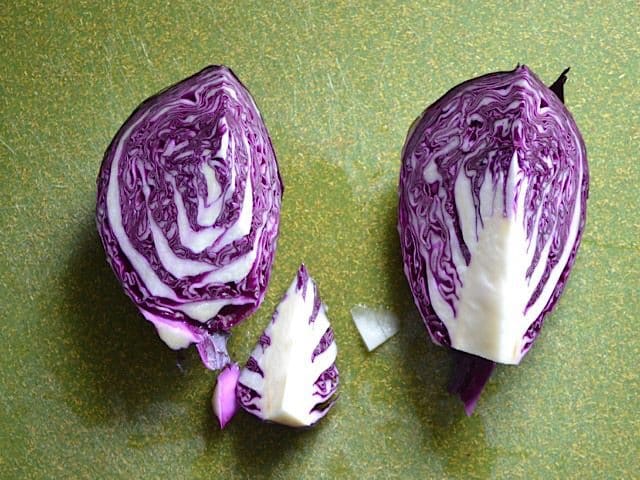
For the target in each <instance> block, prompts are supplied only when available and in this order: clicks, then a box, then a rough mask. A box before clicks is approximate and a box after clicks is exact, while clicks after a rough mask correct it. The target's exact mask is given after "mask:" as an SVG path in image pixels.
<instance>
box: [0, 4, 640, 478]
mask: <svg viewBox="0 0 640 480" xmlns="http://www.w3.org/2000/svg"><path fill="white" fill-rule="evenodd" d="M598 5H599V6H598ZM639 32H640V21H639V10H638V4H637V2H635V1H627V2H622V1H618V2H585V3H582V2H580V3H578V2H567V1H564V2H563V1H559V2H545V4H542V3H538V2H496V3H495V4H488V3H480V2H458V1H457V2H450V3H444V2H442V3H433V2H369V1H362V2H355V1H353V2H301V1H295V2H276V3H272V2H244V1H243V2H231V1H224V2H213V1H188V2H186V1H185V2H159V1H153V2H152V1H144V2H143V1H140V2H133V1H130V2H113V1H105V2H87V1H76V2H42V1H40V2H35V1H29V2H27V1H25V2H6V3H5V4H4V5H3V7H2V14H1V15H0V112H1V115H2V117H1V118H2V121H1V122H0V314H1V322H0V341H1V343H0V345H1V346H2V353H1V355H0V478H2V479H5V478H7V479H14V478H15V479H52V478H73V479H80V478H87V479H95V478H125V479H143V478H224V479H235V478H278V479H302V478H309V479H314V480H315V479H321V478H327V479H333V478H347V479H356V478H365V479H375V478H438V479H440V478H479V479H484V478H504V479H513V478H527V479H530V478H625V479H627V478H632V477H634V476H637V475H638V472H640V460H639V458H640V439H639V430H640V428H639V427H640V425H639V422H638V413H639V400H638V398H639V395H640V387H639V384H640V382H639V374H638V371H639V369H638V360H639V359H640V358H639V357H640V356H639V347H640V322H639V320H640V316H639V315H640V314H639V311H640V303H639V301H638V288H639V285H640V282H639V279H640V278H639V277H640V275H639V271H640V262H639V260H638V259H639V253H640V241H639V240H638V236H639V233H640V228H639V221H638V211H639V210H640V200H639V199H640V194H639V193H638V187H637V185H638V180H639V179H640V175H639V165H640V162H639V160H638V153H637V151H638V150H637V149H638V142H639V140H640V130H639V114H638V112H639V110H640V109H639V108H638V107H639V106H640V105H639V102H638V98H639V97H638V91H640V88H639V87H640V85H639V81H638V78H639V77H640V62H639V58H640V48H639V44H640V34H639ZM517 63H525V64H527V65H529V66H530V67H531V68H532V69H533V70H534V71H535V72H536V73H537V74H538V75H539V76H540V77H541V78H542V79H543V80H544V81H546V82H547V83H550V82H552V81H553V80H554V79H555V78H556V77H557V75H558V74H559V73H560V72H561V71H562V70H563V69H564V68H565V67H566V66H571V73H570V78H569V82H568V83H567V85H566V102H567V106H568V107H569V109H570V110H571V111H572V113H573V115H574V117H575V119H576V121H577V123H578V125H579V127H580V128H581V130H582V133H583V135H584V138H585V141H586V144H587V149H588V153H589V161H590V166H591V176H592V182H591V195H590V199H589V207H588V220H587V229H586V232H585V235H584V239H583V244H582V248H581V250H580V252H579V254H578V258H577V261H576V266H575V268H574V270H573V273H572V276H571V278H570V281H569V283H568V285H567V288H566V290H565V292H564V295H563V297H562V299H561V300H560V302H559V305H558V308H557V309H556V310H555V311H554V313H553V314H552V315H551V316H550V317H549V318H548V319H547V322H546V324H545V327H544V329H543V332H542V334H541V336H540V337H539V339H538V342H537V343H536V345H535V347H534V348H533V350H532V351H531V353H530V354H529V355H527V357H526V358H525V359H524V361H523V362H522V364H521V365H520V366H518V367H507V366H501V367H500V368H498V370H497V373H496V374H495V375H494V376H493V377H492V379H491V380H490V382H489V385H488V387H487V388H486V390H485V392H484V394H483V395H482V398H481V400H480V402H479V404H478V407H477V409H476V412H475V413H474V415H473V416H471V417H470V418H467V417H466V416H465V415H464V412H463V409H462V407H461V404H460V403H459V401H458V400H457V399H455V398H453V397H451V396H450V395H449V394H448V393H447V392H446V384H447V378H448V375H449V369H450V357H449V354H448V353H447V351H445V350H444V349H442V348H439V347H436V346H435V345H433V344H431V342H430V341H429V340H428V337H427V334H426V332H425V331H424V329H423V327H422V325H421V322H420V320H419V317H418V315H417V313H416V311H415V307H414V306H413V302H412V298H411V295H410V292H409V289H408V287H407V284H406V281H405V279H404V276H403V274H402V266H401V261H400V255H399V244H398V238H397V233H396V227H395V222H396V220H395V217H396V186H397V179H398V172H399V157H400V150H401V147H402V144H403V141H404V138H405V134H406V132H407V129H408V127H409V125H410V124H411V122H412V121H413V119H414V118H415V117H416V116H417V115H418V114H419V113H420V112H421V111H422V110H423V109H424V108H425V107H426V106H427V105H428V104H429V103H431V102H432V101H434V100H435V99H437V98H438V97H440V96H441V95H442V94H443V93H444V92H445V91H446V90H448V89H449V88H450V87H452V86H453V85H455V84H457V83H459V82H460V81H462V80H465V79H468V78H470V77H473V76H477V75H479V74H483V73H487V72H490V71H495V70H506V69H511V68H513V67H514V66H515V65H516V64H517ZM208 64H226V65H228V66H229V67H231V68H232V69H233V70H234V71H235V72H236V73H237V74H238V76H239V77H240V78H241V79H242V81H243V82H244V83H245V84H246V85H247V86H248V88H249V89H250V90H251V92H252V93H253V95H254V97H255V98H256V100H257V102H258V104H259V105H260V108H261V111H262V113H263V115H264V118H265V121H266V124H267V126H268V128H269V131H270V133H271V136H272V138H273V143H274V146H275V149H276V151H277V154H278V159H279V162H280V167H281V173H282V178H283V180H284V183H285V184H286V191H285V197H284V203H283V209H282V220H281V235H280V241H279V247H278V252H277V258H276V262H275V267H274V271H273V281H272V283H271V285H270V288H269V292H268V295H267V299H266V301H265V303H264V305H263V307H262V308H261V309H260V310H259V311H258V313H257V314H255V315H254V316H253V317H252V318H250V319H249V320H247V321H246V322H245V323H243V324H242V325H240V326H239V327H238V328H237V329H235V330H234V335H233V337H232V339H231V342H230V351H231V353H232V355H233V356H234V357H235V358H237V359H238V360H240V361H242V359H244V358H246V357H247V355H248V353H249V351H250V349H251V347H252V346H253V343H254V341H255V339H256V338H257V336H258V334H259V332H260V331H261V330H262V329H263V327H264V326H265V324H266V322H267V321H268V319H269V318H270V316H271V312H272V311H273V308H274V307H275V304H276V303H277V301H278V299H279V298H280V296H281V294H282V293H283V291H284V290H285V288H286V287H287V285H288V284H289V282H290V281H291V279H292V278H293V275H294V273H295V271H296V268H297V266H298V265H299V263H300V262H302V261H304V262H305V263H306V265H307V267H308V268H309V271H310V272H311V274H312V275H313V276H314V278H315V279H316V280H317V282H318V284H319V288H320V292H321V294H322V297H323V299H324V301H325V302H326V303H327V305H328V306H329V315H330V318H331V320H332V323H333V326H334V329H335V333H336V339H337V342H338V346H339V357H338V365H339V368H340V372H341V390H340V392H341V393H340V399H339V401H338V404H337V405H336V407H335V408H334V410H332V412H331V413H330V414H329V415H328V416H327V417H326V418H325V419H324V420H323V421H322V422H321V423H320V424H319V425H318V426H317V427H316V428H315V429H311V430H306V431H294V430H290V429H286V428H283V427H278V426H274V425H266V424H261V423H260V422H258V421H257V420H256V419H254V418H253V417H250V416H248V415H246V414H242V415H238V416H237V417H236V418H235V419H234V420H233V422H232V423H231V424H230V425H229V427H228V428H227V429H226V430H225V431H223V432H221V431H220V430H219V429H218V427H217V425H216V421H215V419H214V418H213V415H212V413H211V411H210V407H209V402H210V396H211V392H212V388H213V385H214V382H215V374H214V373H212V372H209V371H207V370H205V369H204V368H203V367H202V366H201V364H200V363H199V361H198V358H197V355H196V354H195V353H194V352H193V351H189V353H188V354H187V358H186V361H185V369H184V371H183V372H182V371H180V370H179V369H178V368H177V367H176V357H175V353H174V352H172V351H171V350H169V349H168V348H166V347H165V346H164V345H163V344H162V342H161V341H160V340H159V339H158V337H157V335H156V334H155V332H154V329H153V327H152V326H151V325H150V324H148V323H147V322H145V321H144V320H143V319H142V318H141V317H140V315H138V313H137V312H136V310H135V308H134V306H133V305H132V304H131V302H130V301H129V300H128V299H127V298H126V297H125V295H124V294H123V293H122V291H121V289H120V287H119V285H118V284H117V282H116V280H115V278H114V276H113V274H112V273H111V271H110V270H109V268H108V267H107V265H106V263H105V259H104V253H103V251H102V247H101V246H100V244H99V240H98V237H97V234H96V232H95V225H94V207H95V178H96V174H97V171H98V167H99V165H100V162H101V158H102V155H103V152H104V150H105V148H106V147H107V145H108V143H109V141H110V140H111V138H112V136H113V135H114V134H115V132H116V130H117V129H118V127H119V126H120V125H121V123H122V122H123V121H124V120H125V119H126V118H127V116H128V115H129V114H130V113H131V111H132V110H133V109H134V108H135V107H136V106H137V105H138V104H139V103H140V102H141V101H142V100H143V99H145V98H146V97H148V96H150V95H152V94H153V93H155V92H156V91H158V90H160V89H162V88H163V87H165V86H167V85H169V84H172V83H174V82H176V81H178V80H180V79H182V78H184V77H186V76H188V75H190V74H192V73H194V72H196V71H198V70H200V69H201V68H203V67H204V66H206V65H208ZM360 303H362V304H366V305H368V306H370V307H375V308H379V307H384V308H389V309H390V310H392V311H393V312H395V313H396V314H397V315H398V316H399V317H400V318H401V320H402V328H401V331H400V333H399V334H398V335H397V336H395V337H394V338H392V339H391V340H389V341H388V342H387V343H385V344H384V345H383V346H382V347H380V348H379V349H378V350H376V351H374V352H372V353H368V352H367V351H366V349H365V347H364V345H363V343H362V341H361V339H360V338H359V336H358V333H357V331H356V330H355V327H354V325H353V323H352V320H351V318H350V314H349V311H350V309H351V308H352V307H353V306H354V305H356V304H360Z"/></svg>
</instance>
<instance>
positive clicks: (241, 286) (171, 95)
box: [96, 66, 283, 370]
mask: <svg viewBox="0 0 640 480" xmlns="http://www.w3.org/2000/svg"><path fill="white" fill-rule="evenodd" d="M282 189H283V187H282V182H281V180H280V175H279V173H278V164H277V161H276V156H275V153H274V150H273V146H272V145H271V140H270V138H269V133H268V132H267V129H266V127H265V125H264V123H263V121H262V118H261V116H260V112H259V111H258V108H257V107H256V104H255V103H254V101H253V99H252V97H251V95H250V94H249V92H248V91H247V89H246V88H245V87H244V86H243V85H242V83H240V81H239V80H238V78H237V77H236V76H235V75H234V74H233V72H231V70H229V69H228V68H226V67H222V66H211V67H207V68H205V69H204V70H202V71H201V72H199V73H197V74H195V75H193V76H192V77H189V78H187V79H185V80H183V81H181V82H179V83H177V84H175V85H173V86H171V87H169V88H167V89H166V90H163V91H162V92H160V93H159V94H157V95H155V96H153V97H151V98H149V99H147V100H145V101H144V102H143V103H142V104H141V105H140V106H139V107H138V108H137V109H136V110H135V111H134V112H133V113H132V115H131V116H130V117H129V119H128V120H127V121H126V122H125V123H124V125H123V126H122V127H121V128H120V130H119V131H118V133H117V134H116V136H115V138H114V139H113V140H112V142H111V145H109V148H108V149H107V151H106V153H105V156H104V160H103V162H102V166H101V168H100V173H99V175H98V199H97V209H96V218H97V226H98V232H99V234H100V238H101V240H102V244H103V246H104V249H105V252H106V254H107V260H108V262H109V265H110V266H111V268H112V269H113V271H114V273H115V275H116V277H117V278H118V280H119V281H120V283H121V284H122V286H123V288H124V291H125V293H126V294H127V295H128V296H129V297H130V298H131V300H133V302H134V303H135V305H136V306H137V307H138V309H139V310H140V312H141V313H142V315H144V317H145V318H146V319H147V320H149V321H150V322H152V323H153V324H154V325H155V327H156V329H157V331H158V334H159V335H160V338H162V340H164V342H165V343H166V344H167V345H168V346H169V347H171V348H173V349H179V348H185V347H187V346H188V345H190V344H191V343H196V344H197V346H198V350H199V352H200V356H201V358H202V361H203V362H204V364H205V366H207V367H208V368H210V369H214V370H215V369H218V368H221V367H222V366H224V365H225V364H226V363H228V361H229V358H228V355H227V351H226V339H227V336H228V333H229V331H230V329H231V327H233V326H234V325H236V324H237V323H239V322H241V321H242V320H244V319H245V318H247V317H248V316H249V315H250V314H251V313H253V312H254V311H255V310H256V309H257V308H258V306H259V305H260V303H261V302H262V300H263V298H264V295H265V291H266V288H267V284H268V282H269V277H270V273H271V265H272V263H273V258H274V254H275V249H276V240H277V236H278V224H279V218H280V203H281V197H282Z"/></svg>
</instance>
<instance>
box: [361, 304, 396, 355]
mask: <svg viewBox="0 0 640 480" xmlns="http://www.w3.org/2000/svg"><path fill="white" fill-rule="evenodd" d="M351 316H352V317H353V323H355V324H356V328H357V329H358V332H359V333H360V336H361V337H362V340H363V341H364V343H365V345H366V346H367V350H369V351H370V352H371V351H372V350H375V349H376V348H378V347H379V346H380V345H382V344H383V343H384V342H386V341H387V340H389V339H390V338H391V337H393V336H394V335H395V334H396V333H398V330H400V319H399V318H398V317H397V315H396V314H395V313H393V312H391V311H390V310H386V309H383V308H380V309H372V308H369V307H365V306H364V305H356V306H355V307H353V308H352V309H351Z"/></svg>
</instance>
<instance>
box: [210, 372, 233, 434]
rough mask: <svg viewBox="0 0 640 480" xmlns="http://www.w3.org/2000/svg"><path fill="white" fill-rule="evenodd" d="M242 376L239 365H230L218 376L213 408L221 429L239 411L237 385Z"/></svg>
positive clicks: (212, 403)
mask: <svg viewBox="0 0 640 480" xmlns="http://www.w3.org/2000/svg"><path fill="white" fill-rule="evenodd" d="M239 376H240V367H239V366H238V364H237V363H229V364H227V366H226V367H224V368H223V369H222V370H221V371H220V373H219V374H218V379H217V381H216V386H215V388H214V389H213V398H212V399H211V406H212V407H213V413H215V415H216V417H217V418H218V421H219V422H220V428H224V427H225V426H226V425H227V424H228V423H229V421H230V420H231V419H232V418H233V416H234V415H235V414H236V411H237V410H238V400H237V397H236V385H237V384H238V377H239Z"/></svg>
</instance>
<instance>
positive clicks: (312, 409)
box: [236, 265, 339, 427]
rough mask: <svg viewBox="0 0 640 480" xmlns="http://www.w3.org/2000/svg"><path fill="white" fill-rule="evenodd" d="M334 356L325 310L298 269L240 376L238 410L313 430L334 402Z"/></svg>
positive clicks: (311, 283) (308, 279)
mask: <svg viewBox="0 0 640 480" xmlns="http://www.w3.org/2000/svg"><path fill="white" fill-rule="evenodd" d="M337 354H338V348H337V346H336V342H335V340H334V336H333V329H332V328H331V325H330V324H329V319H328V318H327V314H326V312H325V306H324V304H323V303H322V302H321V300H320V296H319V294H318V289H317V287H316V284H315V282H314V281H313V279H312V278H311V277H310V276H309V274H308V273H307V269H306V268H305V267H304V265H302V266H300V269H299V270H298V274H297V276H296V278H295V279H294V280H293V282H292V283H291V286H290V287H289V289H288V290H287V293H286V294H285V296H284V298H283V299H282V301H281V302H280V304H279V305H278V308H277V309H276V312H275V313H274V315H273V319H272V320H271V322H270V323H269V325H268V326H267V328H266V329H265V331H264V333H263V334H262V335H261V336H260V339H259V340H258V343H257V345H256V347H255V348H254V350H253V352H252V353H251V356H250V357H249V360H248V361H247V363H246V365H245V366H244V368H243V369H242V371H241V372H240V378H239V379H238V385H237V387H236V391H237V395H238V400H239V403H240V405H241V406H242V407H243V408H244V409H245V410H246V411H247V412H249V413H252V414H253V415H255V416H257V417H258V418H260V419H262V420H265V421H270V422H276V423H281V424H283V425H288V426H290V427H308V426H311V425H313V424H315V423H316V422H317V421H318V420H320V419H321V418H322V417H324V416H325V415H326V414H327V412H328V411H329V409H330V408H331V407H332V406H333V404H334V402H335V400H336V391H337V389H338V380H339V376H338V369H337V368H336V365H335V361H336V356H337Z"/></svg>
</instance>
